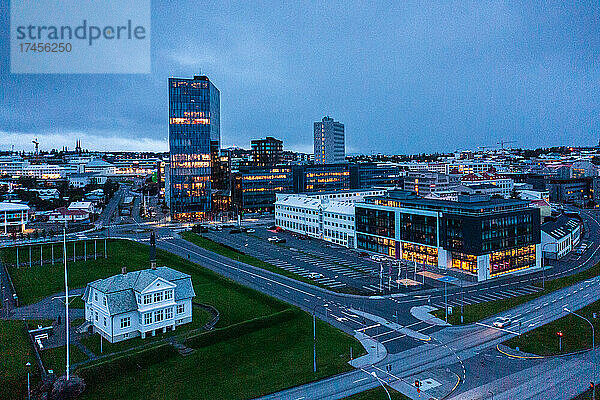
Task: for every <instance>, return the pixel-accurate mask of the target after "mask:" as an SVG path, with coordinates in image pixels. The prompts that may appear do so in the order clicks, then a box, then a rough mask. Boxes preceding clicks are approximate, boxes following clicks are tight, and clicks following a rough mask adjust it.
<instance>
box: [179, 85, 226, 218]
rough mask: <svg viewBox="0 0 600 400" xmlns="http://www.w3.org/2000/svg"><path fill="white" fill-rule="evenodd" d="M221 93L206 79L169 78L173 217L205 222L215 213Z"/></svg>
mask: <svg viewBox="0 0 600 400" xmlns="http://www.w3.org/2000/svg"><path fill="white" fill-rule="evenodd" d="M220 125H221V124H220V93H219V89H217V88H216V86H215V85H214V84H213V83H212V82H210V80H209V79H208V77H206V76H194V78H193V79H185V78H169V159H170V160H169V161H170V165H169V173H170V177H169V178H170V179H169V183H170V185H169V188H168V190H170V197H169V198H170V207H171V217H172V218H173V219H177V220H196V219H204V218H206V217H207V213H209V212H210V211H211V174H212V168H211V167H212V160H211V155H213V154H215V153H216V154H218V151H215V150H218V149H219V147H220V137H221V134H220Z"/></svg>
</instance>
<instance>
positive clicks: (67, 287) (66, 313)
mask: <svg viewBox="0 0 600 400" xmlns="http://www.w3.org/2000/svg"><path fill="white" fill-rule="evenodd" d="M73 243H75V242H73ZM63 255H64V257H63V262H64V265H65V322H66V324H65V326H66V330H67V364H66V374H67V381H68V380H69V377H70V375H69V284H68V279H67V230H66V228H65V229H64V230H63ZM73 258H75V252H73Z"/></svg>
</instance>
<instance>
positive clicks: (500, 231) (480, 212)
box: [355, 191, 541, 281]
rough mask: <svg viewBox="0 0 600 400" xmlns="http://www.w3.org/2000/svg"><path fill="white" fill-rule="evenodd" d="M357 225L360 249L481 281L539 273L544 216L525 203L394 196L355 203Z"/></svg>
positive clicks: (481, 198)
mask: <svg viewBox="0 0 600 400" xmlns="http://www.w3.org/2000/svg"><path fill="white" fill-rule="evenodd" d="M355 220H356V243H357V248H358V249H361V250H365V251H370V252H374V253H379V254H384V255H386V256H389V257H393V258H397V259H400V258H401V259H406V260H415V261H418V262H420V263H425V264H429V265H434V266H437V267H439V268H443V269H448V268H453V269H455V270H457V271H460V272H463V273H465V274H469V275H472V276H473V277H475V278H476V279H477V280H479V281H483V280H487V279H490V278H493V277H496V276H500V275H504V274H507V273H513V272H516V271H520V270H525V269H533V268H539V267H540V262H541V259H540V214H539V210H538V209H535V208H531V207H529V203H528V202H527V201H522V200H516V199H490V198H489V197H488V196H465V195H462V196H459V198H458V201H447V200H434V199H423V198H419V197H417V196H415V195H414V194H411V193H408V192H405V191H390V192H388V195H387V196H386V197H373V198H366V199H365V202H364V203H357V204H356V210H355Z"/></svg>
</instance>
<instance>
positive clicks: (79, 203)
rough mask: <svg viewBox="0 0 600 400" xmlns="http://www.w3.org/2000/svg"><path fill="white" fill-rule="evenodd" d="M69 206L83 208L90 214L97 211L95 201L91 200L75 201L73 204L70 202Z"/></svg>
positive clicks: (71, 208)
mask: <svg viewBox="0 0 600 400" xmlns="http://www.w3.org/2000/svg"><path fill="white" fill-rule="evenodd" d="M68 208H69V210H82V211H85V212H87V213H88V214H93V213H95V212H96V209H95V208H94V203H92V202H91V201H73V202H72V203H71V204H69V207H68Z"/></svg>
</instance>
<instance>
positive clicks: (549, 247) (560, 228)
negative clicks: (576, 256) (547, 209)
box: [541, 214, 581, 260]
mask: <svg viewBox="0 0 600 400" xmlns="http://www.w3.org/2000/svg"><path fill="white" fill-rule="evenodd" d="M541 234H542V252H543V255H544V256H545V257H546V258H549V259H552V260H558V259H560V258H563V257H564V256H566V255H567V254H569V253H570V252H571V251H573V250H574V249H575V247H577V245H578V244H579V242H580V241H581V222H579V220H577V219H576V218H570V217H567V216H566V215H564V214H563V215H561V216H559V217H558V218H556V220H555V221H549V222H546V223H544V224H542V228H541Z"/></svg>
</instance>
